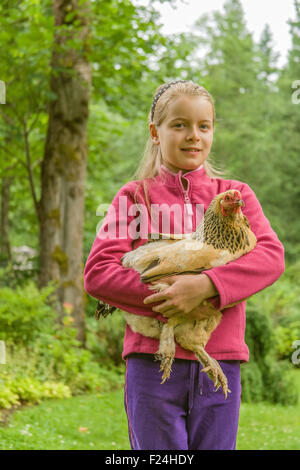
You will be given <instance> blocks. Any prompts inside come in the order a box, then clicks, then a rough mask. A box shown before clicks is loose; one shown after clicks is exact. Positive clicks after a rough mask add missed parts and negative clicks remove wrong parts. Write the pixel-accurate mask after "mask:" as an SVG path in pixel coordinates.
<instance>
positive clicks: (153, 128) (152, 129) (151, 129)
mask: <svg viewBox="0 0 300 470" xmlns="http://www.w3.org/2000/svg"><path fill="white" fill-rule="evenodd" d="M149 132H150V137H151V140H152V142H153V143H154V144H155V145H158V144H159V137H158V132H157V127H156V125H155V124H153V122H151V123H150V124H149Z"/></svg>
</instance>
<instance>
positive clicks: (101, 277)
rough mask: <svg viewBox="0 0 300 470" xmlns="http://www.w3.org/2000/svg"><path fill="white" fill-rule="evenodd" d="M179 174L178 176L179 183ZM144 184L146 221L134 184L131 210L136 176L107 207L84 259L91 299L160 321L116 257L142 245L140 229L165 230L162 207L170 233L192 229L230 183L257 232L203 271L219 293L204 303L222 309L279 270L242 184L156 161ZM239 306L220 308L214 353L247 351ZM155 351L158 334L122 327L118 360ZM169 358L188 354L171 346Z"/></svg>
mask: <svg viewBox="0 0 300 470" xmlns="http://www.w3.org/2000/svg"><path fill="white" fill-rule="evenodd" d="M183 180H185V181H186V184H185V185H183ZM147 182H148V196H149V202H150V205H151V208H154V210H153V212H152V225H151V222H150V217H149V215H148V212H146V213H145V210H144V207H146V206H147V202H146V198H145V193H144V191H143V189H142V188H140V190H139V191H138V203H139V204H140V205H141V206H140V207H139V208H140V211H139V212H137V206H136V204H135V200H134V193H135V191H136V189H137V186H138V184H139V181H131V182H129V183H127V184H125V186H123V187H122V188H121V189H120V191H119V192H118V193H117V195H116V196H115V198H114V200H113V202H112V205H111V206H110V209H109V211H108V213H107V216H106V217H105V219H104V223H103V225H102V227H101V229H100V230H99V232H98V234H97V237H96V239H95V241H94V243H93V246H92V248H91V252H90V254H89V256H88V259H87V262H86V265H85V270H84V287H85V290H86V292H87V293H88V294H90V295H91V296H92V297H95V298H97V299H101V300H103V301H105V302H106V303H108V304H110V305H113V306H115V307H118V308H120V309H121V310H125V311H127V312H131V313H134V314H136V315H144V316H153V317H157V318H159V319H161V320H164V321H166V320H165V319H164V318H163V317H162V316H161V315H157V313H155V312H153V311H152V307H153V306H154V305H157V303H156V304H151V305H150V304H149V305H145V304H144V303H143V300H144V298H145V297H147V296H148V295H150V294H152V293H153V291H151V290H150V289H149V288H148V286H147V285H146V284H143V283H142V282H141V281H140V275H139V274H138V273H137V272H136V271H134V270H133V269H131V268H130V269H129V268H124V267H123V266H122V263H121V257H122V256H123V255H124V253H126V252H127V251H131V250H132V249H135V248H137V247H138V246H140V245H142V244H144V243H145V241H146V239H147V234H148V233H150V232H157V231H160V232H164V233H166V228H165V226H163V225H162V223H165V221H166V218H165V219H164V222H163V216H162V215H161V214H162V213H164V211H165V213H167V212H168V210H167V209H168V208H169V207H170V206H172V209H173V212H174V213H175V214H176V217H174V216H173V217H172V214H171V217H169V220H170V233H188V232H191V231H194V230H195V229H196V226H197V224H198V223H199V213H200V214H201V207H202V206H203V207H204V212H205V211H206V209H207V207H208V206H209V204H210V202H211V201H212V199H213V198H214V197H215V196H216V195H217V194H218V193H220V192H223V191H226V190H228V189H238V190H239V191H240V192H241V194H242V198H243V201H244V203H245V206H244V207H243V213H244V214H245V215H246V216H247V218H248V220H249V223H250V226H251V228H252V230H253V232H254V233H255V235H256V237H257V245H256V247H255V248H254V249H253V250H252V251H251V252H250V253H248V254H246V255H244V256H243V257H241V258H239V259H238V260H235V261H233V262H231V263H228V264H227V265H225V266H218V267H216V268H213V269H210V270H207V271H204V273H205V274H206V275H207V276H209V277H210V279H211V280H212V281H213V283H214V284H215V286H216V288H217V290H218V292H219V297H215V298H214V299H212V300H211V301H212V303H213V304H214V305H215V306H217V307H218V308H220V309H221V310H222V309H224V307H225V306H226V305H229V304H231V303H234V302H237V301H240V300H242V299H245V298H246V297H249V296H251V295H253V294H255V293H256V292H259V291H261V290H262V289H264V288H265V287H267V286H270V285H271V284H273V283H274V282H275V281H276V280H277V279H278V278H279V277H280V275H281V274H282V273H283V271H284V249H283V246H282V244H281V242H280V241H279V239H278V237H277V235H276V234H275V232H274V231H273V230H272V228H271V226H270V223H269V221H268V219H267V218H266V217H265V216H264V213H263V210H262V208H261V205H260V203H259V202H258V200H257V198H256V196H255V194H254V192H253V191H252V190H251V188H250V187H249V186H248V185H247V184H245V183H242V182H240V181H237V180H225V179H221V178H209V177H208V176H207V175H206V173H205V170H204V168H203V167H200V168H199V169H197V170H194V171H190V172H188V173H185V174H184V175H182V172H181V171H179V173H177V174H175V173H172V172H171V171H169V170H168V169H167V168H166V167H164V166H162V167H161V170H160V173H159V174H158V175H157V176H156V177H155V178H154V179H153V180H150V179H147ZM184 186H186V189H184ZM155 204H156V206H155ZM179 209H180V210H179ZM180 211H181V214H180ZM179 215H182V217H179ZM167 218H168V217H167ZM197 218H198V220H197ZM153 221H154V222H153ZM153 225H155V226H154V227H153ZM145 227H146V228H145ZM167 230H169V229H167ZM245 307H246V302H245V301H244V302H241V303H239V304H237V305H236V306H234V307H231V308H228V309H225V310H223V317H222V320H221V323H220V324H219V326H218V327H217V328H216V330H215V331H214V332H213V333H212V335H211V338H210V340H209V342H208V343H207V345H206V348H205V349H206V351H207V352H208V353H209V354H210V355H211V356H212V357H214V358H215V359H217V360H241V361H248V360H249V350H248V347H247V345H246V343H245ZM157 350H158V340H155V339H152V338H148V337H145V336H143V335H141V334H138V333H134V332H133V331H132V330H131V328H130V327H129V326H128V325H127V326H126V331H125V337H124V345H123V353H122V357H123V358H125V357H126V356H127V355H129V354H130V353H133V352H140V353H150V354H154V353H155V352H156V351H157ZM175 357H177V358H181V359H190V360H196V357H195V356H194V354H193V353H191V352H189V351H187V350H185V349H183V348H181V347H180V346H179V345H178V344H176V353H175Z"/></svg>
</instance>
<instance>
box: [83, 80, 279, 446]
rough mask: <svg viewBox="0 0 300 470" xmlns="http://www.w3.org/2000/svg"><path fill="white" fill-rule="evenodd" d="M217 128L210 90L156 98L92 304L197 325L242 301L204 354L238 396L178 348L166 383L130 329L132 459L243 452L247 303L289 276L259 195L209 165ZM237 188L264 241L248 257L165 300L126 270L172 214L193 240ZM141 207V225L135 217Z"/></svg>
mask: <svg viewBox="0 0 300 470" xmlns="http://www.w3.org/2000/svg"><path fill="white" fill-rule="evenodd" d="M214 122H215V111H214V104H213V100H212V98H211V96H210V94H209V93H208V92H207V91H206V90H205V89H204V88H203V87H201V86H199V85H197V84H195V83H193V82H191V81H184V80H177V81H173V82H170V83H167V84H164V85H162V86H160V87H159V88H158V89H157V91H156V93H155V96H154V99H153V102H152V106H151V110H150V113H149V131H150V137H149V140H148V143H147V146H146V151H145V155H144V158H143V160H142V162H141V165H140V167H139V170H138V180H136V181H132V182H129V183H127V184H125V186H123V187H122V188H121V189H120V191H119V192H118V194H117V195H116V196H115V198H114V200H113V202H112V205H111V207H110V210H109V211H108V214H107V217H106V219H105V221H104V224H103V226H102V228H101V229H100V231H99V233H98V235H97V237H96V239H95V242H94V244H93V246H92V249H91V252H90V255H89V257H88V260H87V263H86V266H85V272H84V280H85V289H86V291H87V292H88V293H89V294H90V295H91V296H93V297H95V298H98V299H101V300H102V301H104V302H107V303H108V304H110V305H112V306H115V307H118V308H120V309H122V310H125V311H128V312H131V313H134V314H136V315H146V316H152V317H153V316H155V317H157V318H158V319H160V320H161V321H167V318H166V317H169V316H171V315H173V314H175V313H184V314H185V315H189V314H190V313H191V312H192V314H193V317H195V318H201V309H200V308H199V305H200V304H201V303H202V302H203V300H204V299H210V301H211V302H212V303H213V304H214V306H215V307H217V308H219V309H220V310H223V309H224V308H225V306H226V305H229V304H232V303H235V302H240V303H238V304H237V305H235V306H234V307H230V308H227V309H225V310H224V311H223V317H222V321H221V323H220V325H219V326H218V327H217V328H216V330H215V331H214V332H213V334H212V336H211V338H210V340H209V342H208V343H207V345H206V350H207V352H208V353H209V354H210V356H212V357H214V358H215V359H217V360H218V361H219V363H220V365H221V367H222V369H223V371H224V373H225V375H226V376H227V379H228V385H229V389H230V390H231V394H230V395H229V396H228V398H227V400H224V395H223V394H222V390H221V389H219V390H218V391H217V392H215V391H214V387H213V383H212V381H211V380H210V379H209V378H208V377H207V375H206V374H205V373H204V372H201V369H202V366H201V364H200V363H199V362H198V361H197V360H196V357H195V356H194V355H193V353H191V352H190V351H187V350H184V349H182V348H181V347H180V346H179V345H176V354H175V360H174V363H173V367H172V372H171V376H170V379H169V380H168V381H167V382H165V383H164V384H161V383H160V382H161V373H160V372H159V364H158V363H157V362H155V361H154V356H153V355H154V353H155V352H156V351H157V350H158V340H156V339H152V338H148V337H145V336H143V335H141V334H138V333H134V332H133V331H132V330H131V329H130V327H129V326H128V325H127V326H126V331H125V338H124V347H123V354H122V357H123V358H124V359H126V381H125V409H126V413H127V417H128V430H129V439H130V444H131V447H132V449H134V450H140V449H148V450H155V449H164V450H176V449H178V450H197V449H198V450H200V449H235V445H236V437H237V429H238V419H239V407H240V394H241V384H240V362H247V361H248V359H249V351H248V347H247V345H246V344H245V338H244V336H245V304H246V302H245V301H242V299H245V298H247V297H249V296H251V295H253V294H255V293H256V292H258V291H260V290H262V289H264V288H265V287H267V286H269V285H271V284H273V283H274V282H275V281H276V280H277V279H278V278H279V276H280V275H281V274H282V273H283V271H284V250H283V246H282V244H281V243H280V241H279V240H278V238H277V236H276V234H275V233H274V231H273V230H272V228H271V226H270V223H269V222H268V220H267V219H266V217H265V216H264V214H263V211H262V208H261V206H260V204H259V202H258V200H257V198H256V196H255V194H254V193H253V191H252V190H251V189H250V187H249V186H248V185H247V184H245V183H242V182H240V181H233V180H226V179H223V178H221V177H220V175H219V174H218V173H217V171H216V170H214V168H213V166H212V164H211V163H210V160H209V158H210V157H209V155H210V149H211V146H212V142H213V132H214ZM231 188H232V189H238V190H239V191H240V192H241V194H242V198H243V201H244V203H245V207H244V210H243V212H244V214H245V215H246V216H247V218H248V220H249V223H250V226H251V228H252V231H253V232H254V233H255V235H256V237H257V245H256V247H255V248H254V250H252V251H251V252H250V253H248V254H247V255H245V256H243V257H242V258H240V259H238V260H236V261H234V262H231V263H229V264H227V265H225V266H219V267H216V268H213V269H211V270H208V271H204V272H203V273H201V274H195V275H192V274H186V275H177V276H170V277H165V278H164V279H162V281H163V282H167V283H168V285H169V287H168V288H167V289H166V290H165V291H164V292H160V293H153V291H152V290H150V289H149V287H148V286H147V285H145V284H142V283H141V282H140V276H139V274H137V273H136V272H135V271H134V270H133V269H126V268H124V267H123V266H122V263H121V257H122V256H123V255H124V253H126V252H127V251H130V250H132V249H135V248H137V247H138V246H139V245H142V244H143V243H145V241H146V239H147V234H148V233H150V232H153V231H160V232H166V230H163V226H162V224H163V223H164V222H165V218H166V214H167V210H166V208H168V207H169V208H171V207H172V208H174V207H175V206H176V207H177V208H178V207H180V209H181V210H182V214H183V222H184V223H183V224H181V223H180V222H179V223H178V217H176V218H174V217H173V219H171V217H170V212H169V214H167V215H168V216H169V219H168V221H169V222H170V233H175V232H177V233H184V231H185V232H191V231H194V230H195V228H196V225H197V223H196V215H197V214H196V212H197V211H196V208H197V207H199V205H203V206H204V211H205V210H206V209H207V207H208V205H209V203H210V202H211V200H212V199H213V198H214V196H216V195H217V194H218V193H220V192H223V191H226V190H228V189H231ZM125 202H126V204H125ZM137 203H139V205H138V206H137V205H136V204H137ZM137 207H138V208H139V209H140V217H138V218H136V217H134V216H136V215H137V212H136V209H137ZM144 207H147V208H148V212H147V214H148V215H147V216H146V218H145V217H144V215H143V217H142V216H141V214H142V212H143V211H142V210H141V208H144ZM157 207H159V208H162V214H159V215H161V218H160V219H159V217H157V212H155V210H152V209H153V208H155V209H156V210H157ZM143 214H144V212H143ZM154 215H155V216H156V222H157V221H159V223H158V227H156V229H155V230H153V226H152V222H153V220H152V221H151V217H150V216H152V219H153V218H154ZM175 219H176V220H175ZM145 223H146V229H145ZM112 228H113V229H114V230H112ZM124 228H125V236H124ZM133 228H134V230H133Z"/></svg>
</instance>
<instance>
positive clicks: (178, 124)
mask: <svg viewBox="0 0 300 470" xmlns="http://www.w3.org/2000/svg"><path fill="white" fill-rule="evenodd" d="M181 126H183V124H182V123H181V122H178V123H177V124H175V125H174V127H178V128H180V127H181Z"/></svg>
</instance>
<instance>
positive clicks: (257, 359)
mask: <svg viewBox="0 0 300 470" xmlns="http://www.w3.org/2000/svg"><path fill="white" fill-rule="evenodd" d="M164 1H166V2H169V3H172V0H160V2H156V1H152V2H149V3H148V5H146V6H136V5H135V4H133V2H131V1H129V0H119V1H118V0H103V1H88V0H3V1H2V2H1V5H0V44H1V48H0V80H2V81H3V82H4V83H5V86H6V99H5V102H3V104H0V184H1V227H0V262H1V265H0V266H1V267H0V340H2V341H5V345H6V361H5V364H0V409H2V410H5V409H14V408H15V407H17V406H19V405H20V404H23V403H36V402H39V401H40V400H42V399H44V398H51V397H53V398H57V397H70V396H71V395H76V394H82V393H86V392H92V391H95V390H100V389H101V390H102V391H105V390H110V389H111V387H112V386H114V387H118V386H119V385H120V384H122V381H123V378H122V377H123V375H122V374H123V368H124V365H123V362H122V359H121V350H122V342H123V332H124V326H125V323H124V320H123V317H122V315H121V313H120V312H115V313H114V314H113V316H112V317H111V318H107V319H106V320H105V321H104V320H102V321H100V322H96V320H95V319H94V317H93V314H94V310H95V307H96V303H97V302H96V300H95V299H93V298H91V297H89V296H88V295H87V294H86V293H85V292H84V289H83V267H84V263H85V260H86V258H87V256H88V254H89V251H90V248H91V245H92V243H93V241H94V239H95V237H96V230H97V227H99V223H100V222H101V218H100V216H101V217H102V218H103V215H104V214H103V213H101V214H99V213H97V209H98V208H99V207H100V206H101V207H102V204H110V203H111V201H112V199H113V197H114V195H115V194H116V192H117V191H118V190H119V189H120V187H121V186H122V185H123V184H125V183H126V182H127V181H129V180H131V179H132V175H133V173H134V171H135V170H136V168H137V165H138V163H139V160H140V158H141V156H142V154H143V150H144V146H145V142H146V139H147V135H148V128H147V116H148V112H149V108H150V105H151V102H152V97H153V94H154V91H155V89H156V88H157V86H158V85H159V84H161V83H163V82H167V81H169V80H173V79H190V80H193V81H195V82H197V83H200V84H201V85H203V86H204V87H206V88H207V89H208V90H209V91H210V93H211V94H212V96H213V98H214V101H215V106H216V114H217V119H216V129H215V137H214V143H213V149H212V155H213V157H214V161H215V163H216V165H217V166H218V167H220V168H222V169H223V170H224V173H225V175H226V177H228V178H230V179H238V180H241V181H244V182H246V183H247V184H249V185H250V186H251V187H252V189H253V190H254V192H255V193H256V195H257V197H258V199H259V201H260V203H261V205H262V207H263V210H264V213H265V215H266V216H267V217H268V219H269V220H270V223H271V225H272V227H273V229H274V230H275V232H276V233H277V234H278V237H279V239H280V240H281V241H282V243H283V245H284V247H285V259H286V272H285V273H284V275H283V276H282V277H281V278H280V280H279V281H278V282H277V283H275V284H274V285H273V286H271V287H269V288H268V289H265V290H264V291H262V292H261V293H259V294H257V295H256V296H254V297H253V298H252V299H250V300H249V301H248V302H247V330H246V340H247V344H248V345H249V349H250V362H249V363H248V364H247V365H246V366H244V367H242V384H243V394H242V398H243V400H244V401H245V402H258V401H265V400H267V401H270V402H273V403H282V404H287V405H295V404H296V403H297V397H298V392H297V391H296V390H295V387H294V386H293V379H292V375H290V372H293V371H295V370H297V369H298V368H299V359H298V355H299V353H297V351H298V350H297V347H298V349H299V346H300V315H299V313H300V286H299V282H298V279H299V275H300V262H299V253H300V209H299V207H300V205H299V202H300V189H299V188H300V186H299V176H300V170H299V132H300V91H299V90H300V2H299V1H296V0H295V2H294V6H295V15H294V20H293V21H292V20H291V21H290V22H289V27H290V35H291V44H292V46H291V49H290V50H289V53H288V60H287V63H286V64H285V65H284V66H281V67H279V66H278V65H277V60H278V57H277V55H276V53H275V52H274V47H273V42H272V34H271V32H270V29H269V27H268V26H266V27H265V29H264V31H263V33H262V35H261V38H260V40H259V41H258V42H255V41H254V39H253V36H252V34H251V33H250V32H249V31H248V30H247V27H246V22H245V17H244V12H243V10H242V7H241V4H240V2H239V1H238V0H227V1H226V2H225V5H224V12H223V13H220V12H214V13H212V14H208V15H204V16H202V17H200V18H198V19H197V18H195V27H194V28H193V31H192V32H190V33H181V34H176V35H168V36H164V35H163V34H162V33H161V25H160V22H159V13H158V11H157V9H156V5H157V4H158V3H163V2H164ZM203 49H204V50H205V53H203ZM200 52H201V53H200ZM2 362H4V361H2Z"/></svg>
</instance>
